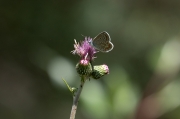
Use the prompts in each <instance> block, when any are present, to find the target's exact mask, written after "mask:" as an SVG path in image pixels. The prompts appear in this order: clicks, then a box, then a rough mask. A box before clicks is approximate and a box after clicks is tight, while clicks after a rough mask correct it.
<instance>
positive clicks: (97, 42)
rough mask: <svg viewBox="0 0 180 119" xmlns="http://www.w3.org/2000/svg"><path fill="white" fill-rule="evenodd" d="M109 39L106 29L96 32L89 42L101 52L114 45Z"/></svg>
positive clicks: (107, 50) (109, 49) (108, 49)
mask: <svg viewBox="0 0 180 119" xmlns="http://www.w3.org/2000/svg"><path fill="white" fill-rule="evenodd" d="M110 41H111V38H110V35H109V34H108V33H107V32H106V31H103V32H101V33H100V34H98V35H97V36H96V37H95V38H94V39H93V40H92V42H91V43H92V45H93V46H94V47H95V48H96V49H97V50H99V51H101V52H109V51H111V50H112V49H113V47H114V45H113V44H112V43H111V42H110Z"/></svg>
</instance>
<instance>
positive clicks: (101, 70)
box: [91, 64, 109, 79]
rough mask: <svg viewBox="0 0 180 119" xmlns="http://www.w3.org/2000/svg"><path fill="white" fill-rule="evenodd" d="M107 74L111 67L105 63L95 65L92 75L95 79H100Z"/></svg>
mask: <svg viewBox="0 0 180 119" xmlns="http://www.w3.org/2000/svg"><path fill="white" fill-rule="evenodd" d="M106 74H109V68H108V66H107V65H105V64H103V65H98V66H94V71H93V72H92V74H91V76H92V78H94V79H99V78H101V77H102V76H104V75H106Z"/></svg>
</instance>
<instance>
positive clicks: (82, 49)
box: [72, 37, 96, 61]
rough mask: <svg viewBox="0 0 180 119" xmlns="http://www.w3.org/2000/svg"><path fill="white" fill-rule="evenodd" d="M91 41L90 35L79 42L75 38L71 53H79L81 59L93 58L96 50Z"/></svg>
mask: <svg viewBox="0 0 180 119" xmlns="http://www.w3.org/2000/svg"><path fill="white" fill-rule="evenodd" d="M91 41H92V39H91V38H90V37H85V39H84V41H82V42H81V43H80V44H79V43H77V42H76V40H75V44H74V48H75V50H73V51H72V53H73V54H77V55H79V56H80V57H81V59H87V60H89V61H91V60H93V59H94V58H95V57H94V54H95V53H96V50H95V48H94V47H93V46H91V44H90V42H91Z"/></svg>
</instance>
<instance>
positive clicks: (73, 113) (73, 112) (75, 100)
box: [70, 76, 86, 119]
mask: <svg viewBox="0 0 180 119" xmlns="http://www.w3.org/2000/svg"><path fill="white" fill-rule="evenodd" d="M85 81H86V80H85V77H83V76H82V77H81V84H80V86H79V88H78V91H77V92H76V93H75V94H74V95H73V105H72V109H71V114H70V119H75V116H76V110H77V106H78V102H79V97H80V95H81V91H82V89H83V86H84V83H85Z"/></svg>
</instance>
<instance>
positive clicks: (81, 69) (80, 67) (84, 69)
mask: <svg viewBox="0 0 180 119" xmlns="http://www.w3.org/2000/svg"><path fill="white" fill-rule="evenodd" d="M76 70H77V73H78V74H80V76H86V77H89V76H90V74H91V73H92V67H91V64H90V63H89V61H88V60H84V59H83V60H80V62H79V63H78V64H77V65H76Z"/></svg>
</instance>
